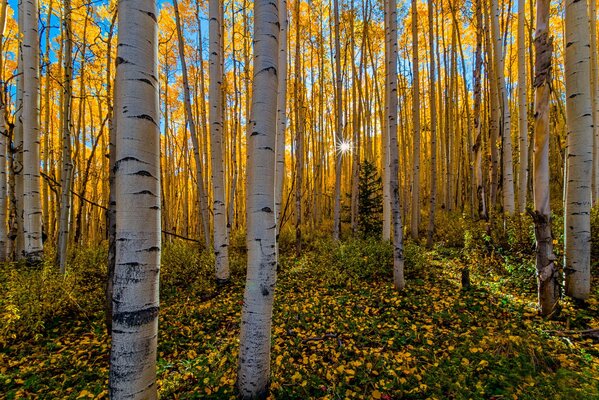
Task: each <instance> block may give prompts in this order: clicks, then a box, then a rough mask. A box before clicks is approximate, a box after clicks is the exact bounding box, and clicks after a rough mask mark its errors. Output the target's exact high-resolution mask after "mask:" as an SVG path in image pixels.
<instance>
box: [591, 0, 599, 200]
mask: <svg viewBox="0 0 599 400" xmlns="http://www.w3.org/2000/svg"><path fill="white" fill-rule="evenodd" d="M589 21H590V29H591V43H590V44H591V91H592V92H591V102H592V112H593V140H594V146H593V205H597V204H598V203H599V60H598V59H597V1H596V0H589Z"/></svg>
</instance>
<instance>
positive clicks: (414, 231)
mask: <svg viewBox="0 0 599 400" xmlns="http://www.w3.org/2000/svg"><path fill="white" fill-rule="evenodd" d="M392 15H393V14H392ZM390 22H391V21H390ZM392 24H396V22H395V21H393V22H391V24H390V25H392ZM391 54H393V52H391ZM418 69H419V62H418V2H417V0H412V121H413V122H412V131H413V146H414V147H413V149H412V150H413V153H412V204H411V210H412V219H411V220H410V233H411V236H412V238H413V239H418V226H419V225H420V76H419V75H420V74H419V70H418ZM396 90H397V89H396ZM396 124H397V122H396ZM392 140H393V139H392V138H390V141H392ZM392 151H393V150H392ZM391 162H393V161H391ZM392 179H393V178H392ZM391 201H394V200H393V199H392V200H391Z"/></svg>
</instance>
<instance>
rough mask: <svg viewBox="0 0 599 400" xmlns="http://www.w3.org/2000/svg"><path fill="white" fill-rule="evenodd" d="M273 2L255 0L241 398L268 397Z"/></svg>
mask: <svg viewBox="0 0 599 400" xmlns="http://www.w3.org/2000/svg"><path fill="white" fill-rule="evenodd" d="M278 20H279V16H278V12H277V3H276V2H271V1H267V0H257V1H256V2H255V3H254V81H253V91H252V92H253V93H254V96H253V98H252V111H251V117H250V129H249V136H248V138H247V141H248V143H247V146H248V147H247V149H248V162H247V171H248V186H247V187H248V193H247V238H246V244H247V249H248V263H247V264H248V266H247V281H246V285H245V293H244V300H243V309H242V314H241V335H240V343H239V371H238V376H237V386H238V389H239V393H240V396H241V398H245V399H254V398H266V395H267V390H268V381H269V376H270V344H271V339H270V337H271V323H272V306H273V300H274V294H275V282H276V272H277V270H276V267H277V255H276V228H275V215H274V207H275V198H274V183H275V176H274V172H275V145H276V129H277V126H276V116H277V92H278V78H277V76H278V57H277V53H278V49H279V46H278V37H279V23H278Z"/></svg>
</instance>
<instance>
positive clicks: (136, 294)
mask: <svg viewBox="0 0 599 400" xmlns="http://www.w3.org/2000/svg"><path fill="white" fill-rule="evenodd" d="M118 7H119V9H118V20H119V21H118V26H119V34H118V55H117V58H116V86H117V101H116V107H115V119H116V129H117V132H116V151H117V154H116V162H115V191H116V193H115V197H116V216H117V220H116V243H117V246H116V263H115V272H114V285H113V297H112V306H113V309H112V345H111V346H112V347H111V350H110V377H109V390H110V397H111V398H112V399H131V398H136V399H156V398H157V388H156V345H157V336H158V309H159V298H158V277H159V275H160V247H161V243H160V239H161V229H160V132H159V108H158V80H157V77H158V71H157V56H158V34H157V33H158V30H157V28H158V24H157V18H156V15H157V14H156V3H155V2H154V1H153V0H143V1H135V2H134V1H130V0H121V1H119V6H118ZM140 99H143V101H140Z"/></svg>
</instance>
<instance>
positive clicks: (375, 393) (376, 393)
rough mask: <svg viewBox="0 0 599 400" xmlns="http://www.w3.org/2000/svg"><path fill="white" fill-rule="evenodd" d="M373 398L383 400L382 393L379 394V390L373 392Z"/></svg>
mask: <svg viewBox="0 0 599 400" xmlns="http://www.w3.org/2000/svg"><path fill="white" fill-rule="evenodd" d="M372 398H373V399H380V398H381V392H379V391H378V390H375V391H374V392H372Z"/></svg>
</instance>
